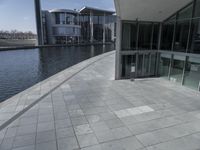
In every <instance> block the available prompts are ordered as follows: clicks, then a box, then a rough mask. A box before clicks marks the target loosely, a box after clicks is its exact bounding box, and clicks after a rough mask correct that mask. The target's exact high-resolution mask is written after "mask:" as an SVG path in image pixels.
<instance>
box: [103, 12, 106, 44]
mask: <svg viewBox="0 0 200 150" xmlns="http://www.w3.org/2000/svg"><path fill="white" fill-rule="evenodd" d="M105 43H106V14H105V13H104V15H103V44H105Z"/></svg>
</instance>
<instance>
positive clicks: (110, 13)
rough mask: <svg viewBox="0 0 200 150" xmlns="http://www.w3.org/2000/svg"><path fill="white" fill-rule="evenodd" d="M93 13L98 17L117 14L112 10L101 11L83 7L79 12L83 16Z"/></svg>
mask: <svg viewBox="0 0 200 150" xmlns="http://www.w3.org/2000/svg"><path fill="white" fill-rule="evenodd" d="M91 11H92V12H93V14H96V15H104V14H106V15H113V14H115V11H111V10H104V9H99V8H94V7H87V6H85V7H83V8H81V10H80V11H79V12H80V13H81V14H90V12H91Z"/></svg>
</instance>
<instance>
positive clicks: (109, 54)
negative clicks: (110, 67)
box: [0, 51, 115, 131]
mask: <svg viewBox="0 0 200 150" xmlns="http://www.w3.org/2000/svg"><path fill="white" fill-rule="evenodd" d="M114 53H115V51H114V52H113V51H112V52H108V54H106V53H104V54H106V55H105V56H103V57H100V58H98V59H97V60H95V61H93V62H91V63H89V64H87V65H86V66H84V67H83V68H81V69H80V70H79V71H77V72H75V73H73V74H72V75H71V76H70V77H68V78H67V79H65V80H64V81H63V82H61V83H59V84H58V85H57V86H55V87H54V88H53V89H51V90H50V91H49V92H47V93H46V94H44V95H43V96H42V97H40V98H39V99H37V100H36V101H34V102H33V103H31V104H30V105H29V106H27V107H26V108H24V109H23V110H22V111H20V112H18V113H17V114H15V115H14V116H13V117H11V118H10V119H9V120H7V121H6V122H4V123H3V124H2V125H1V126H0V131H2V130H3V129H4V128H6V127H7V126H8V125H10V124H11V123H12V122H14V121H15V120H16V119H18V118H19V117H20V116H22V115H23V114H24V113H25V112H27V111H28V110H30V109H31V108H32V107H33V106H35V105H36V104H37V103H39V102H40V101H42V100H43V99H44V98H45V97H47V96H48V95H49V94H51V93H52V92H53V91H55V90H56V89H57V88H59V87H60V86H61V85H63V84H64V83H65V82H67V81H68V80H70V79H71V78H73V77H74V76H76V75H77V74H79V73H80V72H81V71H83V70H85V69H86V68H88V67H90V66H91V65H93V64H94V63H96V62H98V61H100V60H102V59H104V58H106V57H108V56H111V55H113V54H114ZM102 55H103V54H102ZM100 56H101V55H100ZM96 57H98V56H96ZM93 58H95V57H93ZM80 63H82V62H80Z"/></svg>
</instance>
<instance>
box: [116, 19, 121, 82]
mask: <svg viewBox="0 0 200 150" xmlns="http://www.w3.org/2000/svg"><path fill="white" fill-rule="evenodd" d="M121 34H122V21H121V19H120V18H119V17H117V35H118V36H117V39H116V59H115V61H116V62H115V79H116V80H119V79H121V72H122V64H121V57H122V56H121V54H120V51H121V40H122V39H121Z"/></svg>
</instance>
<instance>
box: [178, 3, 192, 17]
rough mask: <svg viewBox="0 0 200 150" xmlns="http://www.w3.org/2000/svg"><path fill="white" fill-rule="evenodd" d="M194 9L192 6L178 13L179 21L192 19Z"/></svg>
mask: <svg viewBox="0 0 200 150" xmlns="http://www.w3.org/2000/svg"><path fill="white" fill-rule="evenodd" d="M192 7H193V5H192V4H191V5H190V6H188V7H186V8H185V9H183V10H182V11H180V12H179V13H178V18H177V19H178V20H182V19H188V18H191V17H192Z"/></svg>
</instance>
